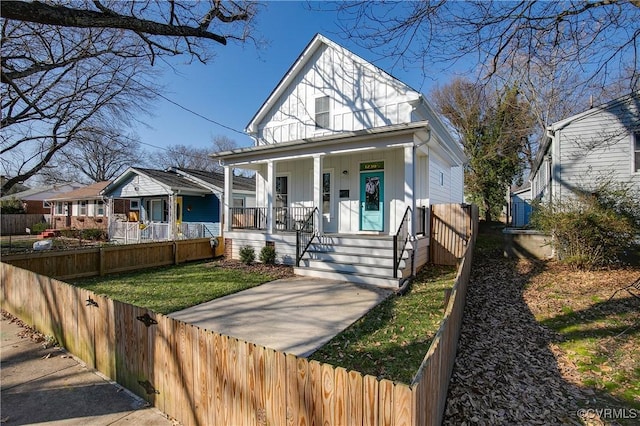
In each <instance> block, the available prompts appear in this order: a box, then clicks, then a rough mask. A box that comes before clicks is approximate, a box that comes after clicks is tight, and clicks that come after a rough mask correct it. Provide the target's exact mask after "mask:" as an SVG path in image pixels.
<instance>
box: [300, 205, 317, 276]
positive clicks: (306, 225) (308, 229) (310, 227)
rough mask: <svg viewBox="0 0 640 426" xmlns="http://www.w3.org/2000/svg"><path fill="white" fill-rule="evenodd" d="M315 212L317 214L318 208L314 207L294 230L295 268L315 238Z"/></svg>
mask: <svg viewBox="0 0 640 426" xmlns="http://www.w3.org/2000/svg"><path fill="white" fill-rule="evenodd" d="M316 212H318V208H317V207H314V208H313V210H311V212H310V213H309V214H308V215H307V217H306V218H305V220H304V222H302V224H301V225H300V227H298V229H296V266H300V261H301V260H302V256H304V254H305V253H306V252H307V249H308V248H309V246H310V245H311V242H312V241H313V239H314V238H315V237H316V227H315V226H314V224H315V217H316ZM303 238H308V241H306V242H305V241H303ZM303 245H304V247H302V246H303Z"/></svg>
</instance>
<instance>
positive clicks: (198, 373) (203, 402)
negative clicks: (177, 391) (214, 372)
mask: <svg viewBox="0 0 640 426" xmlns="http://www.w3.org/2000/svg"><path fill="white" fill-rule="evenodd" d="M208 335H209V332H207V331H206V330H204V329H198V339H197V341H196V342H195V344H196V345H195V348H194V355H196V356H195V357H194V363H193V377H194V387H193V400H194V401H195V415H196V423H197V424H199V425H206V424H209V419H208V417H209V398H208V392H207V386H208V384H209V377H208V374H207V372H208V371H210V369H209V366H210V365H211V364H210V363H211V359H210V357H209V352H208V351H207V341H208Z"/></svg>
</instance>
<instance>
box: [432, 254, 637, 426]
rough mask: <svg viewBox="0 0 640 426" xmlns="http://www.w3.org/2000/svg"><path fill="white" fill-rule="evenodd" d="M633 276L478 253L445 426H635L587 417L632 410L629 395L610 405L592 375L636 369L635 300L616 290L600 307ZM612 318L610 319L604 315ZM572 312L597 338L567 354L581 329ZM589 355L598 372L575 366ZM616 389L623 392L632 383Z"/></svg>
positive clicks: (626, 272)
mask: <svg viewBox="0 0 640 426" xmlns="http://www.w3.org/2000/svg"><path fill="white" fill-rule="evenodd" d="M639 275H640V269H620V270H609V271H596V272H576V271H572V270H569V269H566V268H564V267H563V266H562V265H558V264H554V263H540V262H533V261H527V260H509V259H505V258H503V257H502V252H501V250H499V249H497V250H496V249H494V250H484V251H482V252H481V253H479V254H477V255H476V259H475V260H474V266H473V271H472V278H471V282H470V285H469V291H468V295H467V301H466V307H465V316H464V320H463V325H462V330H461V335H460V341H459V345H458V356H457V357H456V362H455V367H454V372H453V375H452V378H451V382H450V387H449V394H448V399H447V407H446V413H445V418H444V422H443V424H446V425H463V424H479V425H495V424H519V425H523V424H530V425H547V424H570V425H572V424H577V425H579V424H587V425H603V424H612V425H616V424H633V423H627V422H626V421H625V420H624V419H622V420H620V421H619V420H618V419H606V418H602V417H601V416H599V415H598V414H597V413H596V412H595V411H594V410H595V409H605V408H613V409H616V408H624V409H626V410H628V411H626V412H625V413H626V414H633V413H638V411H629V410H631V409H632V408H631V407H630V406H629V404H628V402H625V401H628V394H627V396H626V397H627V399H626V400H623V399H618V398H616V397H615V394H613V393H611V392H608V391H609V389H608V388H606V386H605V387H602V386H600V385H599V384H600V383H602V380H600V381H599V382H596V381H594V380H593V379H592V378H591V377H590V375H597V374H603V373H604V374H607V370H608V372H610V373H611V376H612V377H613V376H615V375H616V374H617V377H623V376H624V374H625V372H634V371H635V373H634V374H638V371H640V361H639V360H640V355H638V352H637V350H638V348H637V346H640V345H638V343H637V342H638V340H637V339H638V338H639V336H640V330H639V328H640V324H638V322H640V311H639V309H640V303H635V302H640V301H637V300H630V299H631V298H630V297H625V296H624V295H622V294H620V295H617V296H616V299H618V298H620V300H617V301H615V302H616V303H611V302H606V299H607V298H608V297H609V296H611V294H613V292H614V291H615V290H616V289H618V288H620V287H621V286H622V285H624V284H625V283H628V282H630V281H633V279H635V278H637V276H639ZM627 296H628V295H627ZM618 302H619V303H618ZM634 303H635V304H634ZM594 306H595V307H594ZM612 310H613V311H614V312H611V311H612ZM617 310H620V311H621V312H617ZM610 313H612V314H613V315H618V316H617V317H615V318H613V319H612V317H611V316H610V315H608V314H610ZM580 315H582V316H583V317H584V318H583V319H585V321H584V323H585V324H586V325H587V326H588V328H589V330H588V331H589V332H592V331H594V330H591V328H593V327H596V330H595V334H594V336H595V337H588V339H587V340H588V341H589V342H591V341H594V342H595V346H596V348H595V349H594V348H591V347H589V350H593V351H594V353H593V354H589V353H584V354H583V353H579V354H578V353H576V354H572V353H570V352H571V349H568V348H570V346H566V343H568V342H573V341H574V340H576V341H579V339H581V338H582V335H581V334H579V333H580V332H581V331H583V330H581V329H580V328H575V327H578V325H576V324H575V323H576V319H578V320H580V319H581V317H580ZM559 318H560V319H562V320H566V321H567V322H568V328H566V329H565V328H562V327H561V325H562V324H559V323H557V321H559ZM554 320H555V321H556V322H554ZM569 322H573V323H571V324H569ZM634 323H635V325H634ZM571 327H574V328H571ZM598 327H599V328H600V330H598V329H597V328H598ZM599 331H600V332H599ZM623 331H624V334H622V335H621V336H622V338H617V340H615V339H616V337H615V336H616V335H618V334H620V333H621V332H623ZM572 333H574V334H572ZM575 333H578V334H575ZM612 339H613V340H615V342H616V345H615V350H614V349H612V350H611V351H604V350H600V352H597V353H595V351H596V350H597V349H598V348H599V347H607V346H612V342H613V340H612ZM600 349H601V348H600ZM625 351H626V352H628V354H626V355H625V354H624V352H625ZM613 352H615V354H616V356H615V357H614V356H613ZM576 355H577V356H578V357H577V358H576ZM590 355H593V357H592V358H589V361H588V362H591V363H592V364H599V365H598V368H593V369H585V368H584V367H583V365H582V364H581V363H582V362H583V361H585V359H582V358H580V357H581V356H585V357H587V356H590ZM602 366H604V370H605V371H603V368H602ZM622 382H624V380H622ZM619 384H621V386H623V387H624V386H627V389H626V390H627V391H629V390H630V392H631V395H633V392H634V389H635V388H634V386H637V385H638V383H637V382H636V383H635V385H634V382H633V380H632V381H631V382H630V383H626V384H625V383H619ZM637 391H638V394H640V388H638V389H637ZM631 398H633V396H632V397H631ZM638 402H639V403H640V400H639V401H638ZM634 410H635V408H634ZM634 421H637V420H631V422H634Z"/></svg>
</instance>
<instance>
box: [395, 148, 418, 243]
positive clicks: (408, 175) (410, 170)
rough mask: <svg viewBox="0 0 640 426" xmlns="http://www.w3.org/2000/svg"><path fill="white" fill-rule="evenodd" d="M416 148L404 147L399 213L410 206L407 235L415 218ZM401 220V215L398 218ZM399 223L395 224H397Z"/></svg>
mask: <svg viewBox="0 0 640 426" xmlns="http://www.w3.org/2000/svg"><path fill="white" fill-rule="evenodd" d="M415 161H416V150H415V148H414V146H413V144H411V145H409V146H405V147H404V206H405V207H404V209H403V210H402V212H400V214H401V215H402V214H404V210H405V209H406V208H407V207H411V217H410V218H409V219H410V221H409V235H413V230H414V229H415V224H414V222H415V220H416V198H415V197H414V190H415V184H416V169H415ZM399 220H402V216H400V219H399ZM399 225H400V224H399V223H398V224H396V226H399Z"/></svg>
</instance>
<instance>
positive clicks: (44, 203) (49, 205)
mask: <svg viewBox="0 0 640 426" xmlns="http://www.w3.org/2000/svg"><path fill="white" fill-rule="evenodd" d="M42 207H44V208H45V209H50V208H51V202H49V201H46V200H45V201H43V202H42Z"/></svg>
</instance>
